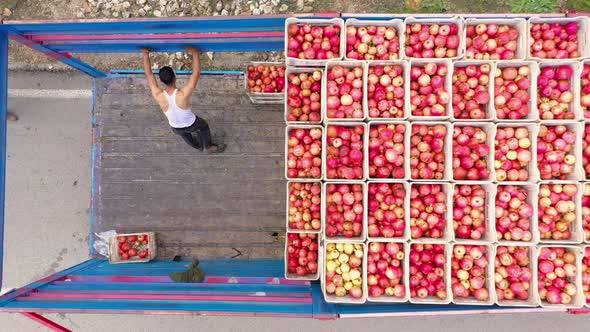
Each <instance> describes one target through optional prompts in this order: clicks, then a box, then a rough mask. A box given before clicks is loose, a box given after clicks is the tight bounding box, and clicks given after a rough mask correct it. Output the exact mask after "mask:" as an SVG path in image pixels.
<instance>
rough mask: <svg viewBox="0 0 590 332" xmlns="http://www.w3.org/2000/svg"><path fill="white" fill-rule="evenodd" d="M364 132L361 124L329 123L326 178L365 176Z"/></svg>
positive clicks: (344, 178)
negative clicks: (343, 124) (340, 124)
mask: <svg viewBox="0 0 590 332" xmlns="http://www.w3.org/2000/svg"><path fill="white" fill-rule="evenodd" d="M364 134H365V128H364V127H363V126H361V125H351V126H337V125H328V126H327V129H326V143H327V147H326V178H328V179H331V180H332V179H343V180H355V179H356V180H358V179H363V178H364V168H363V160H364V152H363V147H364Z"/></svg>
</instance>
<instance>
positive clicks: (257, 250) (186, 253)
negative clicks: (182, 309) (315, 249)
mask: <svg viewBox="0 0 590 332" xmlns="http://www.w3.org/2000/svg"><path fill="white" fill-rule="evenodd" d="M283 254H284V248H283V247H277V248H266V247H215V248H211V247H209V248H205V247H186V246H185V247H180V246H178V247H162V248H158V257H174V256H176V255H180V256H182V257H195V258H199V259H201V258H202V259H224V258H225V259H229V258H232V259H234V258H235V259H261V258H276V259H279V258H283Z"/></svg>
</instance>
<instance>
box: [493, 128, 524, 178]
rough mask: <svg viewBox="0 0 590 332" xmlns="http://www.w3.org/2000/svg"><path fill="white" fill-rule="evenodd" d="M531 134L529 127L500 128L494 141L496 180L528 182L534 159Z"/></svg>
mask: <svg viewBox="0 0 590 332" xmlns="http://www.w3.org/2000/svg"><path fill="white" fill-rule="evenodd" d="M530 135H531V132H530V131H529V130H528V129H527V127H517V126H514V127H498V129H497V130H496V138H495V140H494V146H495V149H494V169H495V171H496V180H497V181H498V182H503V181H528V180H529V176H530V172H529V164H530V163H531V159H532V156H533V154H532V151H531V149H532V148H531V144H532V142H531V136H530Z"/></svg>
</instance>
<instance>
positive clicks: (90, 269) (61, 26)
mask: <svg viewBox="0 0 590 332" xmlns="http://www.w3.org/2000/svg"><path fill="white" fill-rule="evenodd" d="M421 16H422V15H421ZM440 16H445V17H448V16H450V15H439V17H440ZM527 16H528V15H521V17H527ZM559 16H563V15H559ZM287 17H288V16H286V15H276V16H257V17H221V16H219V17H202V18H166V19H165V20H163V19H140V20H127V21H111V20H95V21H84V22H82V21H68V22H43V21H39V22H17V21H12V22H11V21H8V22H4V24H0V75H1V76H0V209H1V210H0V285H1V281H2V279H1V278H2V260H1V258H2V255H3V247H2V244H3V224H4V195H5V175H6V173H5V164H6V112H7V109H6V108H7V100H6V99H7V89H8V87H7V76H8V74H7V70H8V64H7V61H8V38H11V39H13V40H15V41H17V42H20V43H23V44H25V45H27V46H29V47H31V48H33V49H35V50H38V51H41V52H43V53H45V54H46V55H48V56H50V57H52V58H54V59H56V60H58V61H61V62H63V63H64V64H66V65H69V66H71V67H73V68H75V69H78V70H80V71H82V72H84V73H86V74H88V75H90V76H92V77H94V78H103V77H117V76H120V75H128V74H138V73H141V72H142V71H134V70H113V71H112V73H108V74H107V73H104V72H102V71H100V70H98V69H96V68H93V67H92V66H90V65H88V64H86V63H84V62H82V61H80V60H79V59H76V58H74V57H73V56H72V55H71V54H70V53H74V52H78V53H89V52H100V53H112V52H137V50H138V49H139V48H140V47H144V46H149V47H150V48H151V49H152V50H153V51H165V52H170V51H181V50H183V49H184V47H185V46H186V45H195V46H197V47H198V48H199V49H201V50H202V51H205V52H206V51H215V52H221V51H242V52H243V51H271V50H275V51H282V50H283V43H284V40H283V36H282V35H281V34H282V33H284V23H285V19H286V18H287ZM302 17H306V18H325V17H343V18H349V17H356V18H360V19H378V20H385V19H392V18H403V16H400V15H374V14H368V15H358V14H342V15H340V14H338V13H332V14H326V15H323V16H322V15H314V14H309V15H302ZM424 17H432V16H427V15H424ZM474 17H475V15H474ZM478 17H486V18H490V17H496V18H497V17H500V16H494V15H481V16H478ZM511 17H514V16H511ZM190 33H193V34H210V35H208V36H207V35H198V36H197V35H191V36H192V37H187V36H188V35H187V34H190ZM132 34H135V36H131V35H132ZM164 34H167V35H166V36H163V35H164ZM171 34H172V35H171ZM83 35H88V36H94V37H96V38H90V37H88V38H86V39H85V38H80V37H81V36H82V37H83ZM107 35H113V36H107ZM56 36H57V38H55V37H56ZM97 36H98V37H97ZM179 73H181V74H183V73H185V72H184V71H181V72H179ZM187 73H188V72H187ZM238 73H241V72H232V73H231V74H238ZM211 74H227V72H225V71H221V72H218V71H212V72H211ZM94 94H95V91H93V98H94V97H95V96H94ZM93 107H94V99H93ZM91 121H92V123H93V124H94V122H95V119H94V117H93V118H92V119H91ZM96 153H97V150H96V149H95V148H94V144H93V150H92V158H93V168H94V167H95V166H96V165H95V163H96V162H97V160H98V159H99V156H97V155H96ZM94 176H95V175H94V170H93V173H92V177H93V179H92V196H93V197H95V195H96V192H95V190H96V188H95V187H94V183H95V182H96V181H95V180H96V179H94ZM93 223H94V216H93V215H92V214H91V216H90V232H91V233H92V232H93ZM90 238H91V239H92V236H91V237H90ZM89 245H90V249H91V252H92V250H93V248H92V240H91V241H90V243H89ZM188 264H189V262H183V263H180V264H179V263H175V262H170V261H168V262H164V261H155V262H151V263H148V264H137V265H136V264H133V265H125V264H121V265H109V264H108V263H106V262H105V261H102V260H89V261H86V262H83V263H81V264H79V265H77V266H74V267H72V268H70V269H67V270H64V271H62V272H59V273H56V274H54V275H52V276H50V277H47V278H44V279H41V280H39V281H36V282H34V283H31V284H30V285H28V286H26V287H23V288H21V289H19V290H16V291H13V292H11V293H8V294H6V295H4V296H1V297H0V311H6V312H29V311H36V312H110V313H124V312H128V313H184V314H202V313H206V314H232V313H233V314H240V313H241V314H249V315H258V314H265V315H273V314H278V315H287V316H307V317H315V318H319V319H333V318H337V317H338V315H346V316H363V315H367V314H398V313H406V314H412V313H422V312H437V311H456V312H471V313H475V312H482V311H496V310H497V311H500V310H502V311H505V310H509V311H510V312H515V311H516V312H518V311H522V312H530V311H532V310H534V309H529V308H523V309H518V308H517V309H514V308H499V307H496V306H428V305H414V304H396V305H391V304H388V305H383V304H367V305H363V306H355V305H336V304H330V303H326V302H325V301H324V298H323V295H322V291H321V288H320V285H319V283H318V282H313V283H302V282H290V281H288V280H285V279H283V268H284V265H283V264H284V262H283V261H268V260H253V261H224V260H219V261H204V262H202V266H203V268H204V269H205V272H206V273H207V275H209V276H216V277H218V278H220V279H219V280H222V281H210V282H207V283H203V284H174V283H171V281H170V280H169V279H167V275H168V273H170V272H172V271H179V270H182V269H183V268H186V266H187V265H188ZM233 277H235V278H233ZM105 278H106V279H105ZM134 278H135V279H134ZM154 278H155V279H154ZM223 278H229V279H227V280H225V281H223ZM105 280H106V281H105ZM125 280H139V281H137V282H130V281H125ZM142 280H143V281H142ZM150 280H151V281H150ZM153 280H158V281H153ZM277 292H278V293H280V294H286V295H284V296H283V295H281V296H282V297H281V299H283V300H281V301H284V302H280V301H279V303H276V302H273V300H276V298H273V296H268V301H267V302H265V301H264V300H263V301H254V299H259V298H256V297H257V296H267V294H272V293H277ZM103 293H107V294H109V293H112V294H115V295H116V296H129V299H120V298H117V299H111V300H109V299H104V300H103V299H99V300H97V299H93V298H92V296H89V295H88V294H103ZM211 293H214V294H215V293H217V294H226V293H231V294H236V293H239V294H241V295H240V298H241V297H243V296H245V297H252V296H254V298H252V299H251V300H250V301H248V300H244V301H240V300H236V301H223V300H207V299H205V300H194V299H192V298H189V297H188V296H189V295H190V294H211ZM84 294H86V296H88V298H84V299H79V298H76V297H67V296H72V295H84ZM142 294H143V295H146V296H147V295H153V294H158V295H161V296H170V295H175V294H181V295H186V294H189V295H186V296H187V299H184V300H162V299H153V298H146V299H144V300H138V299H137V296H142ZM66 295H67V296H66ZM133 296H135V298H133ZM302 297H304V298H305V297H309V298H310V299H311V301H310V302H308V301H299V302H298V301H296V300H295V301H293V303H297V304H292V303H291V304H290V301H291V300H292V299H301V298H302ZM44 299H45V300H44Z"/></svg>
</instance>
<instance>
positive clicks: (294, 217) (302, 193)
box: [288, 182, 322, 231]
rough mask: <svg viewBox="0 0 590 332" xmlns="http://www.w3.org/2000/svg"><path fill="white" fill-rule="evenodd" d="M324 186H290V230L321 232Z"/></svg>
mask: <svg viewBox="0 0 590 332" xmlns="http://www.w3.org/2000/svg"><path fill="white" fill-rule="evenodd" d="M321 195H322V186H321V184H320V183H319V182H292V183H290V184H289V216H288V218H289V219H288V223H289V228H291V229H297V230H307V231H309V230H316V231H317V230H320V229H321V228H322V223H321V215H320V213H321V202H322V199H321V197H322V196H321Z"/></svg>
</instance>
